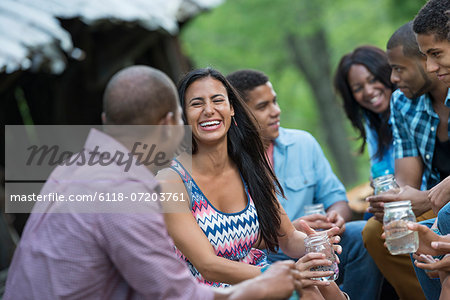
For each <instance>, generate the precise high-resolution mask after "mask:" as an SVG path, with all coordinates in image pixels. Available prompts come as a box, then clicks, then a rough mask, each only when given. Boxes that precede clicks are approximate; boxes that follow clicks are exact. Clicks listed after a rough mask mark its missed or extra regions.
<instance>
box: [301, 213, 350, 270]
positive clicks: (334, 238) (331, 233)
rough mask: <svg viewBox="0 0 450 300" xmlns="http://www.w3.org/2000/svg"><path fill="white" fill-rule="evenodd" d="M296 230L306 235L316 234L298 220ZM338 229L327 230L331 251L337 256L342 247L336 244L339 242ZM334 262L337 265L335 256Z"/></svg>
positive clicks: (303, 221)
mask: <svg viewBox="0 0 450 300" xmlns="http://www.w3.org/2000/svg"><path fill="white" fill-rule="evenodd" d="M297 224H298V228H297V229H298V230H300V231H302V232H304V233H306V235H308V236H309V235H313V234H317V232H316V231H315V230H314V229H312V228H311V227H309V225H308V223H306V221H305V220H299V221H298V223H297ZM339 231H340V230H339V227H332V228H331V229H328V230H327V231H326V232H327V235H328V239H329V241H330V243H331V244H332V245H333V249H334V251H335V252H336V253H337V254H341V253H342V247H341V246H340V245H338V243H339V242H340V241H341V238H340V237H339V235H338V234H339ZM336 260H337V262H338V263H339V258H338V256H337V255H336Z"/></svg>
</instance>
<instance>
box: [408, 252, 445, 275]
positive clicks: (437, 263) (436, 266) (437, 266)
mask: <svg viewBox="0 0 450 300" xmlns="http://www.w3.org/2000/svg"><path fill="white" fill-rule="evenodd" d="M416 257H417V255H416ZM418 258H419V259H420V261H419V260H417V259H416V260H415V261H414V264H415V265H416V266H417V267H418V268H421V269H424V270H436V271H444V272H450V254H447V255H446V256H444V258H442V259H441V260H434V259H433V260H434V262H431V263H428V262H423V259H422V258H421V256H419V257H418ZM427 261H428V260H427Z"/></svg>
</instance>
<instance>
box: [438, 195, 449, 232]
mask: <svg viewBox="0 0 450 300" xmlns="http://www.w3.org/2000/svg"><path fill="white" fill-rule="evenodd" d="M438 228H439V231H440V232H441V234H442V235H446V234H450V202H449V203H447V204H446V205H444V207H442V208H441V210H439V213H438Z"/></svg>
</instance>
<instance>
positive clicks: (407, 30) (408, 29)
mask: <svg viewBox="0 0 450 300" xmlns="http://www.w3.org/2000/svg"><path fill="white" fill-rule="evenodd" d="M412 27H413V22H412V21H410V22H408V23H406V24H405V25H403V26H402V27H400V28H399V29H397V31H395V32H394V34H393V35H392V36H391V38H390V39H389V41H388V43H387V46H386V48H387V49H388V50H391V49H394V48H396V47H398V46H403V55H405V56H407V57H414V58H424V57H425V56H424V55H423V53H422V52H420V49H419V45H418V44H417V40H416V36H415V34H414V31H413V28H412Z"/></svg>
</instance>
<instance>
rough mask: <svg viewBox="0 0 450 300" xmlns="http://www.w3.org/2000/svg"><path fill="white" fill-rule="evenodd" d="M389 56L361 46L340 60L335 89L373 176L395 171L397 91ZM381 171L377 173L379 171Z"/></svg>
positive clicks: (381, 51)
mask: <svg viewBox="0 0 450 300" xmlns="http://www.w3.org/2000/svg"><path fill="white" fill-rule="evenodd" d="M390 77H391V67H390V65H389V62H388V59H387V56H386V53H385V52H384V51H383V50H381V49H379V48H377V47H373V46H361V47H358V48H356V49H355V50H354V51H352V52H350V53H348V54H346V55H344V56H343V57H342V58H341V61H340V63H339V66H338V68H337V70H336V74H335V77H334V86H335V89H336V91H337V92H338V93H339V94H340V96H341V97H342V100H343V105H344V110H345V113H346V114H347V117H348V118H349V119H350V121H351V123H352V125H353V127H354V128H355V129H356V130H357V131H359V135H360V138H361V139H362V144H361V148H360V150H361V152H363V151H364V147H365V145H366V143H367V144H368V150H369V155H370V163H371V167H372V176H373V177H378V176H379V175H378V174H376V173H379V172H380V171H385V170H386V169H387V170H389V171H390V172H393V171H394V153H393V144H392V130H391V128H390V125H389V122H388V121H389V115H390V109H389V103H390V99H391V95H392V92H393V91H394V89H395V87H394V85H393V84H392V83H391V80H390ZM380 167H381V168H382V170H377V169H379V168H380Z"/></svg>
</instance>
